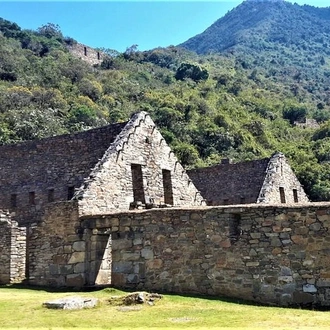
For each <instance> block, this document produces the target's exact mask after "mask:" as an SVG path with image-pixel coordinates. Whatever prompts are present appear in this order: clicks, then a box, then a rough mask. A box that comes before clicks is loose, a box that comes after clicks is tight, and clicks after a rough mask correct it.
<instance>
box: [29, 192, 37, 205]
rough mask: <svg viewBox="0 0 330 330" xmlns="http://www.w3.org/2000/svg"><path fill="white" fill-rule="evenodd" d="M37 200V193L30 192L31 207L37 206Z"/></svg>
mask: <svg viewBox="0 0 330 330" xmlns="http://www.w3.org/2000/svg"><path fill="white" fill-rule="evenodd" d="M35 198H36V194H35V192H34V191H30V192H29V204H30V205H35V203H36V201H35Z"/></svg>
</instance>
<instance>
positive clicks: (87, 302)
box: [42, 297, 98, 309]
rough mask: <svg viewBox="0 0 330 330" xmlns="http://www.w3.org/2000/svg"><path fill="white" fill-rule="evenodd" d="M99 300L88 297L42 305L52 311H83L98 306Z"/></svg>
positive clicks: (59, 300)
mask: <svg viewBox="0 0 330 330" xmlns="http://www.w3.org/2000/svg"><path fill="white" fill-rule="evenodd" d="M97 303H98V299H96V298H88V297H65V298H60V299H56V300H52V301H46V302H44V303H43V304H42V305H43V306H44V307H46V308H51V309H83V308H93V307H95V306H96V305H97Z"/></svg>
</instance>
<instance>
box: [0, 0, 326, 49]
mask: <svg viewBox="0 0 330 330" xmlns="http://www.w3.org/2000/svg"><path fill="white" fill-rule="evenodd" d="M289 2H292V3H298V4H299V5H303V4H309V5H312V6H316V7H327V6H330V1H329V0H293V1H291V0H290V1H289ZM240 3H242V0H238V1H236V0H213V1H201V0H189V1H188V0H181V1H177V0H167V1H163V0H149V1H148V0H145V1H137V0H131V1H126V0H121V1H112V0H107V1H104V0H103V1H102V0H100V1H77V0H67V1H48V0H43V1H41V0H40V1H27V0H22V1H14V0H12V1H3V0H0V17H2V18H4V19H7V20H9V21H12V22H15V23H17V24H18V25H19V26H20V27H21V28H23V29H32V30H36V29H37V28H38V27H40V26H42V25H44V24H46V23H54V24H58V25H59V26H60V28H61V31H62V33H63V35H64V36H69V37H72V38H74V39H76V40H77V41H79V42H81V43H84V44H86V45H88V46H91V47H105V48H111V49H116V50H118V51H120V52H123V51H125V49H126V48H127V47H129V46H132V45H134V44H136V45H138V49H139V50H149V49H152V48H155V47H158V46H160V47H167V46H169V45H178V44H180V43H182V42H184V41H186V40H188V39H189V38H191V37H193V36H195V35H196V34H199V33H202V32H203V31H204V30H205V29H206V28H208V27H209V26H210V25H211V24H213V23H214V22H215V21H216V20H217V19H219V18H221V17H222V16H224V15H225V14H226V13H227V12H228V11H229V10H231V9H233V8H234V7H236V6H238V5H239V4H240Z"/></svg>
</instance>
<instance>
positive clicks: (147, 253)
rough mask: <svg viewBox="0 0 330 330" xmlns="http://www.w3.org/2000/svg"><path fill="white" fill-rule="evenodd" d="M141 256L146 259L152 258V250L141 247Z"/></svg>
mask: <svg viewBox="0 0 330 330" xmlns="http://www.w3.org/2000/svg"><path fill="white" fill-rule="evenodd" d="M141 257H142V258H144V259H146V260H149V259H153V257H154V252H153V250H152V249H151V248H143V249H142V250H141Z"/></svg>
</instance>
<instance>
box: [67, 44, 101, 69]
mask: <svg viewBox="0 0 330 330" xmlns="http://www.w3.org/2000/svg"><path fill="white" fill-rule="evenodd" d="M67 48H68V50H69V52H70V53H71V54H72V55H73V56H75V57H77V58H80V59H82V60H83V61H85V62H87V63H89V64H90V65H96V64H101V63H102V61H103V58H104V54H103V53H102V52H100V51H98V50H96V49H94V48H91V47H88V46H86V45H83V44H80V43H75V44H73V45H71V46H68V47H67Z"/></svg>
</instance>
